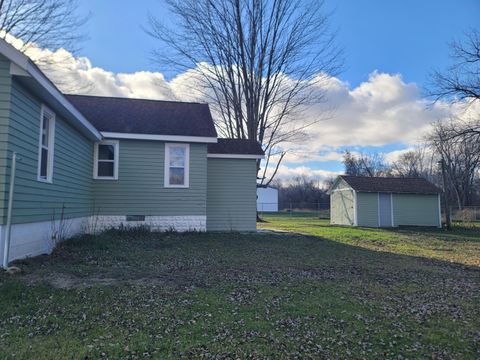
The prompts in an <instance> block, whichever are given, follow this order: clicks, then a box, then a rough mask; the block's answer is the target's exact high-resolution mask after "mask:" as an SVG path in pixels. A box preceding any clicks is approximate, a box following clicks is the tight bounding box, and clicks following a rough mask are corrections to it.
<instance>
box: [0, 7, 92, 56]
mask: <svg viewBox="0 0 480 360" xmlns="http://www.w3.org/2000/svg"><path fill="white" fill-rule="evenodd" d="M77 3H78V1H77V0H0V38H2V39H4V40H6V41H11V40H12V38H10V37H9V36H12V37H14V38H15V39H19V40H21V41H22V45H21V47H20V50H21V51H26V50H27V49H28V48H29V47H30V46H32V45H34V46H39V47H42V48H48V49H58V48H60V47H64V48H66V49H69V50H70V51H73V50H74V49H76V48H77V47H78V43H79V41H80V40H81V39H82V38H83V35H82V34H80V33H79V32H78V29H79V28H80V26H81V25H83V24H84V23H85V22H86V21H87V19H88V17H83V18H82V17H78V16H77V11H76V10H77V5H78V4H77Z"/></svg>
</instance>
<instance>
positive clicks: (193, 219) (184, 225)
mask: <svg viewBox="0 0 480 360" xmlns="http://www.w3.org/2000/svg"><path fill="white" fill-rule="evenodd" d="M89 221H90V222H89V231H90V232H100V231H104V230H107V229H112V228H113V229H117V228H120V227H126V228H132V227H138V226H146V227H149V228H150V229H151V230H152V231H169V230H174V231H180V232H184V231H206V229H207V217H206V216H205V215H185V216H145V221H127V218H126V216H106V215H98V216H92V217H91V218H90V220H89Z"/></svg>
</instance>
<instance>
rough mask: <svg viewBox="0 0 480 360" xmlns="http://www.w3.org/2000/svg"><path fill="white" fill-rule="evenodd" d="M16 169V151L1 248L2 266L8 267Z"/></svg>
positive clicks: (13, 159)
mask: <svg viewBox="0 0 480 360" xmlns="http://www.w3.org/2000/svg"><path fill="white" fill-rule="evenodd" d="M16 169H17V153H16V152H14V153H13V156H12V170H11V172H10V189H9V192H8V210H7V229H6V231H5V244H4V245H5V246H4V250H3V268H4V269H5V270H6V269H7V268H8V257H9V255H10V254H9V253H10V234H11V231H12V207H13V190H14V186H15V172H16Z"/></svg>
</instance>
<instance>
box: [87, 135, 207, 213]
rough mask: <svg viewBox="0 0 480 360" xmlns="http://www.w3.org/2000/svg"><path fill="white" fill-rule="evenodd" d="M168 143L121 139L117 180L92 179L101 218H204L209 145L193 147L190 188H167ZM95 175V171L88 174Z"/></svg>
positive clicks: (96, 208) (191, 147) (191, 148)
mask: <svg viewBox="0 0 480 360" xmlns="http://www.w3.org/2000/svg"><path fill="white" fill-rule="evenodd" d="M164 167H165V143H164V142H161V141H146V140H124V139H122V140H120V141H119V166H118V180H93V195H94V199H95V200H94V209H95V210H94V211H95V213H96V214H99V215H147V216H150V215H151V216H177V215H205V214H206V201H207V145H206V144H190V186H189V188H166V187H164ZM88 174H89V176H90V177H92V176H93V170H92V168H91V169H90V170H89V172H88Z"/></svg>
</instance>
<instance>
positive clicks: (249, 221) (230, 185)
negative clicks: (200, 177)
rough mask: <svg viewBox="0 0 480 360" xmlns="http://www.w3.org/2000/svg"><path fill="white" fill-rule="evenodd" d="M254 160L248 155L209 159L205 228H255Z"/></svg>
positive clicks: (224, 229) (255, 167)
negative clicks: (236, 157)
mask: <svg viewBox="0 0 480 360" xmlns="http://www.w3.org/2000/svg"><path fill="white" fill-rule="evenodd" d="M256 173H257V164H256V161H255V160H251V159H215V158H209V159H208V190H207V231H254V230H255V229H256V226H257V224H256V216H257V215H256V191H257V184H256Z"/></svg>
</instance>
